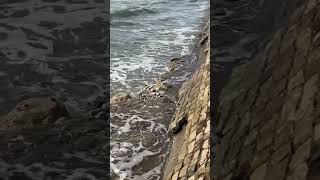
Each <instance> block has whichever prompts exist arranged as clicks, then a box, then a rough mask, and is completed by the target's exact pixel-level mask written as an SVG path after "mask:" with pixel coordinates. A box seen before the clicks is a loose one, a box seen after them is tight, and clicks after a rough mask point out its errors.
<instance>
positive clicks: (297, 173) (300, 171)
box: [287, 163, 308, 180]
mask: <svg viewBox="0 0 320 180" xmlns="http://www.w3.org/2000/svg"><path fill="white" fill-rule="evenodd" d="M307 173H308V165H307V163H302V164H300V165H299V166H298V167H296V168H295V169H294V172H293V174H292V175H290V176H289V177H288V178H287V180H306V177H307Z"/></svg>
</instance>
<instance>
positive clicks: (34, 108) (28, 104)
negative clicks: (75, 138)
mask: <svg viewBox="0 0 320 180" xmlns="http://www.w3.org/2000/svg"><path fill="white" fill-rule="evenodd" d="M67 115H68V113H67V111H66V109H65V107H64V106H63V105H62V104H59V103H58V102H56V100H54V99H52V98H48V97H38V98H30V99H27V100H24V101H22V102H21V103H18V104H17V105H16V107H15V108H14V109H13V110H11V111H10V112H9V114H8V115H6V116H5V117H3V119H4V120H3V122H2V123H1V125H0V128H2V129H8V128H18V129H20V128H32V127H36V126H42V125H48V124H50V123H53V122H54V121H56V120H57V119H59V118H60V117H63V116H67Z"/></svg>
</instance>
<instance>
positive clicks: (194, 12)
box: [110, 0, 209, 92]
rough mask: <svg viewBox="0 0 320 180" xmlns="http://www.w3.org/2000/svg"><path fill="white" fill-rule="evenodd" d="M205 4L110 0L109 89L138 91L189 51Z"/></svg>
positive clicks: (182, 0) (196, 1) (184, 0)
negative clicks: (175, 59) (170, 63)
mask: <svg viewBox="0 0 320 180" xmlns="http://www.w3.org/2000/svg"><path fill="white" fill-rule="evenodd" d="M208 3H209V1H207V0H111V32H110V33H111V41H110V51H111V91H112V92H118V91H121V90H123V89H125V90H130V91H134V92H135V91H138V90H140V89H141V88H142V87H143V85H144V84H148V83H151V82H153V81H154V80H155V79H156V78H157V77H158V76H159V75H160V74H161V73H164V72H166V71H167V68H166V67H167V64H168V61H169V59H170V58H173V57H177V56H178V57H179V56H182V55H185V54H186V53H187V52H189V47H190V44H191V42H192V41H193V40H194V38H195V37H194V34H195V33H196V32H197V31H198V27H199V25H200V24H201V23H202V20H201V18H202V17H203V16H204V13H205V10H206V9H207V8H208Z"/></svg>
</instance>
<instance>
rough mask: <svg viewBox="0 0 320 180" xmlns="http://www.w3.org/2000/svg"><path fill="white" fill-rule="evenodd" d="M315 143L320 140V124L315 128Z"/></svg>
mask: <svg viewBox="0 0 320 180" xmlns="http://www.w3.org/2000/svg"><path fill="white" fill-rule="evenodd" d="M313 137H314V141H318V140H319V139H320V124H317V125H316V126H315V127H314V136H313Z"/></svg>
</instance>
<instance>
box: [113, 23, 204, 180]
mask: <svg viewBox="0 0 320 180" xmlns="http://www.w3.org/2000/svg"><path fill="white" fill-rule="evenodd" d="M208 25H209V24H207V25H206V26H205V29H206V30H205V31H203V32H201V33H199V39H198V40H196V42H198V43H199V44H196V45H195V47H194V48H192V52H191V53H190V54H188V55H185V56H183V57H174V58H172V59H171V60H170V61H169V63H168V69H169V72H167V73H165V74H163V75H161V76H160V77H159V78H158V80H157V81H156V82H155V83H154V84H153V85H150V86H146V87H145V89H144V90H143V91H141V92H139V93H137V94H130V93H126V92H121V93H118V94H115V95H114V96H113V97H112V98H111V110H110V111H111V114H122V115H123V114H125V115H126V116H128V117H139V118H141V119H152V118H154V117H157V119H156V122H155V123H161V124H163V125H164V126H165V128H163V130H162V131H156V132H153V131H145V130H144V128H146V129H148V128H150V124H149V123H150V121H148V122H146V123H141V124H139V127H137V128H136V129H135V126H136V125H135V123H134V122H129V123H128V119H121V117H119V116H113V117H111V122H116V123H115V124H117V123H118V126H121V125H122V126H123V127H125V125H127V124H130V128H131V129H130V130H129V131H127V132H126V133H123V134H122V133H120V134H119V133H118V132H117V131H115V130H113V128H111V144H112V145H111V149H113V148H115V149H116V150H117V153H114V154H111V157H113V156H114V157H115V159H113V161H112V162H111V163H113V162H114V164H115V165H114V166H115V168H114V171H116V170H117V169H116V167H117V168H119V167H120V165H118V164H120V163H119V161H120V160H123V159H124V157H125V159H128V161H131V157H130V156H124V155H121V150H120V149H121V148H120V147H121V140H122V139H125V141H126V142H130V143H133V144H135V143H136V144H138V143H139V142H142V144H143V147H144V148H143V149H147V150H148V151H151V152H156V151H160V152H158V153H156V154H155V155H150V156H148V157H147V158H145V159H143V160H142V162H140V163H139V164H136V166H133V167H132V172H130V173H131V174H129V175H128V174H126V175H127V177H128V178H133V179H139V178H140V179H143V178H146V177H145V176H144V175H145V174H148V172H151V171H153V173H154V174H155V175H154V176H151V177H149V178H151V179H164V178H165V176H166V174H165V173H164V172H163V171H164V166H165V163H164V162H166V161H167V160H168V159H169V158H171V156H170V157H169V152H170V151H171V150H172V149H176V148H177V147H176V145H175V144H174V145H173V146H171V144H172V138H173V136H174V135H173V134H172V130H173V129H174V128H167V127H169V126H170V124H172V122H171V119H172V117H173V116H174V114H175V111H176V108H177V107H178V103H180V100H179V99H180V98H179V97H180V95H179V94H180V93H181V89H184V87H183V86H184V85H183V83H185V81H186V80H188V79H191V78H192V76H193V74H194V72H195V71H197V70H198V68H200V67H202V64H204V62H206V61H208V60H207V59H206V58H205V57H204V56H206V57H208V54H209V53H210V52H209V50H208V47H209V41H208V38H209V34H208V32H209V29H208ZM206 67H207V66H206ZM207 68H208V67H207ZM208 76H209V75H208V74H207V78H206V80H209V78H208ZM200 79H201V77H200V76H199V80H200ZM200 82H201V80H200ZM207 84H208V82H207ZM206 89H207V90H206V91H207V93H208V90H209V89H208V88H206ZM179 92H180V93H179ZM206 98H209V97H208V96H207V97H206ZM119 122H120V125H119ZM121 122H122V123H121ZM125 122H126V123H127V124H124V123H125ZM112 126H114V125H112ZM171 126H172V125H171ZM115 129H118V130H119V128H115ZM121 130H123V128H122V129H121V128H120V131H121ZM131 130H132V131H131ZM136 131H139V135H138V136H137V135H134V134H133V133H134V132H136ZM207 131H208V129H207ZM207 133H208V132H207ZM139 138H140V139H139ZM141 139H142V140H141ZM113 140H115V141H116V142H117V143H116V144H113V143H112V141H113ZM140 140H141V141H140ZM155 142H157V145H154V143H155ZM207 143H208V142H207ZM119 146H120V147H119ZM112 152H113V151H111V153H112ZM208 153H209V152H208ZM121 157H122V158H121ZM127 164H129V163H127ZM117 165H118V166H117ZM159 165H160V169H157V170H155V169H153V168H154V167H159ZM126 166H128V165H126ZM125 170H126V169H122V171H125ZM138 170H139V171H138ZM120 171H121V170H120ZM111 173H112V177H111V179H119V178H121V175H123V174H122V173H121V172H111ZM124 179H125V178H124Z"/></svg>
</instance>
